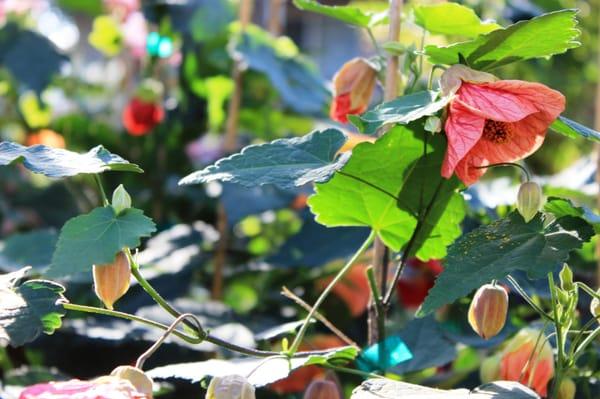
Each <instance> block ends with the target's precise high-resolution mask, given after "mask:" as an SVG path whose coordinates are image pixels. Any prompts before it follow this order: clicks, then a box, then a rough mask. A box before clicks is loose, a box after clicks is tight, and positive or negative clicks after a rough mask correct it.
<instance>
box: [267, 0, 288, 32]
mask: <svg viewBox="0 0 600 399" xmlns="http://www.w3.org/2000/svg"><path fill="white" fill-rule="evenodd" d="M284 5H285V0H271V7H270V9H269V24H268V29H269V33H271V34H272V35H273V36H275V37H277V36H280V35H281V32H282V30H283V25H282V23H281V16H282V15H281V14H282V12H283V6H284Z"/></svg>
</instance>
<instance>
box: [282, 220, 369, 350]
mask: <svg viewBox="0 0 600 399" xmlns="http://www.w3.org/2000/svg"><path fill="white" fill-rule="evenodd" d="M374 239H375V230H371V233H370V234H369V237H367V239H366V240H365V242H364V243H363V244H362V245H361V246H360V248H359V249H358V250H357V251H356V252H355V253H354V255H352V258H350V260H349V261H348V262H347V263H346V264H345V265H344V267H342V268H341V269H340V271H339V272H338V273H337V274H336V276H335V277H334V278H333V280H331V282H330V283H329V284H328V285H327V287H325V289H324V290H323V292H321V295H319V298H317V301H316V302H315V304H314V305H313V307H312V309H311V310H310V312H308V315H307V316H306V319H305V320H304V323H303V324H302V327H300V331H298V335H296V338H295V339H294V342H293V343H292V346H291V347H290V351H289V353H290V354H291V355H292V356H293V355H294V354H295V353H296V351H297V350H298V347H299V346H300V343H301V342H302V339H303V338H304V334H306V330H307V329H308V325H309V324H310V320H311V319H312V318H313V316H314V315H315V313H316V311H317V310H318V309H319V307H320V306H321V304H322V303H323V302H324V301H325V299H326V298H327V296H328V295H329V293H330V292H331V290H332V289H333V287H335V285H336V284H337V283H338V282H339V281H340V280H341V279H342V277H344V275H345V274H346V272H348V270H350V267H352V265H353V264H354V262H356V261H357V260H358V258H359V257H360V256H361V255H362V254H363V253H364V252H365V251H366V250H367V249H368V248H369V247H370V246H371V244H372V243H373V240H374Z"/></svg>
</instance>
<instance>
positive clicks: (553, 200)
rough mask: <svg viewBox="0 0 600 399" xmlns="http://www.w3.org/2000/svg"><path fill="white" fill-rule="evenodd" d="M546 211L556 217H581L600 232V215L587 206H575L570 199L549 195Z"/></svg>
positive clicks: (545, 206)
mask: <svg viewBox="0 0 600 399" xmlns="http://www.w3.org/2000/svg"><path fill="white" fill-rule="evenodd" d="M544 211H545V212H548V213H551V214H553V215H554V216H555V217H556V218H561V217H563V216H575V217H580V218H582V219H584V220H585V221H586V222H588V223H589V224H591V225H592V226H594V230H595V231H596V233H599V232H600V216H598V215H596V214H595V213H594V212H592V210H591V209H590V208H588V207H587V206H575V205H573V203H572V202H571V201H570V200H568V199H564V198H558V197H548V201H547V202H546V204H545V205H544Z"/></svg>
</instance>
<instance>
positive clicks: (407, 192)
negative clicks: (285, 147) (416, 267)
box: [308, 124, 464, 260]
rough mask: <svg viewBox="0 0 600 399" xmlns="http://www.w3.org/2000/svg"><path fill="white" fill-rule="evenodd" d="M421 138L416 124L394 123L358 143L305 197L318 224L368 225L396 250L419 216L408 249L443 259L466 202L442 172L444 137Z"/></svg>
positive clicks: (421, 134)
mask: <svg viewBox="0 0 600 399" xmlns="http://www.w3.org/2000/svg"><path fill="white" fill-rule="evenodd" d="M423 137H425V132H424V131H423V130H422V129H421V128H420V127H419V126H418V125H417V124H414V125H410V126H397V127H395V128H393V129H392V130H390V131H389V132H387V133H386V134H385V135H384V136H383V137H381V138H379V139H378V140H377V141H376V142H375V143H361V144H359V145H358V146H356V147H355V148H354V150H353V151H352V156H351V158H350V160H349V161H348V163H347V164H346V165H345V166H344V167H343V168H342V169H341V170H340V171H338V172H336V173H335V175H334V177H333V178H332V179H331V180H330V181H329V182H327V183H324V184H317V186H316V194H314V195H313V196H311V197H310V198H309V200H308V204H309V206H310V208H311V211H312V212H313V213H314V214H315V215H316V220H317V222H319V223H321V224H324V225H326V226H329V227H333V226H369V227H371V228H372V229H374V230H375V231H376V232H377V233H378V234H379V236H380V237H381V239H382V240H383V241H384V242H385V244H386V245H388V246H389V247H390V248H392V249H393V250H395V251H398V250H400V249H401V248H402V247H403V246H404V245H405V244H406V243H407V241H408V240H409V238H410V237H411V235H412V233H413V230H414V229H415V227H416V225H417V220H418V219H419V218H423V219H424V220H423V223H422V224H423V227H422V228H421V230H420V233H419V234H418V236H417V239H416V243H415V244H416V245H415V246H414V247H413V251H412V252H413V253H416V255H417V256H418V257H419V258H421V259H423V260H426V259H430V258H437V257H443V256H444V255H445V253H446V250H445V247H446V245H448V244H450V243H451V242H452V241H454V239H456V238H457V237H458V236H459V235H460V232H461V230H460V222H461V220H462V218H463V217H464V205H463V200H462V197H461V196H460V194H458V193H456V188H457V187H458V181H457V180H456V179H455V178H453V179H451V180H445V179H443V178H442V177H441V176H440V169H441V163H442V159H443V156H444V151H445V140H444V138H443V137H442V136H440V135H438V136H433V137H430V138H429V139H428V142H427V143H424V141H423ZM424 149H426V155H425V156H423V153H424ZM436 192H437V199H436V200H435V201H434V202H433V205H432V206H431V207H430V208H429V210H427V208H428V204H429V203H430V202H431V198H432V197H433V195H434V193H436Z"/></svg>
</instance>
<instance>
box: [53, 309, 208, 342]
mask: <svg viewBox="0 0 600 399" xmlns="http://www.w3.org/2000/svg"><path fill="white" fill-rule="evenodd" d="M62 306H63V308H65V309H67V310H74V311H77V312H85V313H95V314H101V315H105V316H112V317H118V318H120V319H126V320H131V321H137V322H138V323H142V324H146V325H149V326H152V327H156V328H160V329H161V330H165V331H167V330H168V329H169V326H167V325H166V324H162V323H159V322H157V321H154V320H150V319H146V318H144V317H139V316H135V315H132V314H129V313H124V312H118V311H116V310H108V309H102V308H97V307H94V306H85V305H76V304H74V303H63V305H62ZM173 335H175V336H177V337H178V338H181V339H182V340H184V341H185V342H187V343H190V344H199V343H200V342H202V341H203V340H202V339H200V338H198V337H191V336H189V335H187V334H185V333H182V332H180V331H173Z"/></svg>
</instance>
